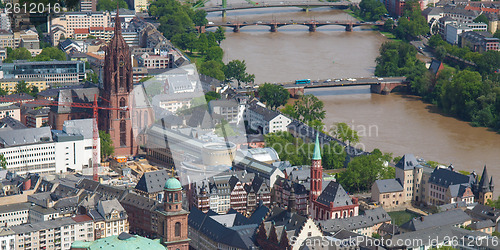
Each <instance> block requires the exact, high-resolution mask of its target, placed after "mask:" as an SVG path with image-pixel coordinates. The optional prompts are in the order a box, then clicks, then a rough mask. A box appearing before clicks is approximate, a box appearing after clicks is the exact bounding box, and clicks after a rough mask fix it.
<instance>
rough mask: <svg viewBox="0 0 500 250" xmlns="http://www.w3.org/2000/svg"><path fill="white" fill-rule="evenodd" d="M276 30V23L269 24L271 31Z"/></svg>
mask: <svg viewBox="0 0 500 250" xmlns="http://www.w3.org/2000/svg"><path fill="white" fill-rule="evenodd" d="M276 31H278V25H276V24H271V32H276Z"/></svg>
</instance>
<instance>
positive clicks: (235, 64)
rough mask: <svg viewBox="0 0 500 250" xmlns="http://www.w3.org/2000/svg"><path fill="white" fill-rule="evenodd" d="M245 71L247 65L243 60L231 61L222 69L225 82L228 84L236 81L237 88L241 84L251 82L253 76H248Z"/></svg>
mask: <svg viewBox="0 0 500 250" xmlns="http://www.w3.org/2000/svg"><path fill="white" fill-rule="evenodd" d="M246 70H247V65H246V63H245V60H243V61H240V60H232V61H230V62H228V63H227V65H226V66H225V67H224V75H225V76H226V81H228V82H230V81H233V80H236V81H237V82H238V87H240V85H241V83H242V82H244V83H248V82H253V80H254V78H255V75H253V74H248V73H247V72H246Z"/></svg>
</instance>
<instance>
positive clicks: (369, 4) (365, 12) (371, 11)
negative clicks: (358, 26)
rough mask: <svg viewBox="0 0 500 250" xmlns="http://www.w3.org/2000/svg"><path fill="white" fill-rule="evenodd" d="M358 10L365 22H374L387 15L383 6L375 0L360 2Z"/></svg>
mask: <svg viewBox="0 0 500 250" xmlns="http://www.w3.org/2000/svg"><path fill="white" fill-rule="evenodd" d="M359 8H360V10H361V13H360V15H361V17H363V19H365V20H367V21H376V20H378V19H380V17H381V16H383V15H384V14H386V13H387V10H386V9H385V6H384V4H383V3H382V2H380V1H377V0H362V1H361V2H360V3H359Z"/></svg>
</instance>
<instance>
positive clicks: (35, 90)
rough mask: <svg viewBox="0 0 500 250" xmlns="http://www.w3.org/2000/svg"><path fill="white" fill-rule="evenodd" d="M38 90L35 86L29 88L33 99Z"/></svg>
mask: <svg viewBox="0 0 500 250" xmlns="http://www.w3.org/2000/svg"><path fill="white" fill-rule="evenodd" d="M38 92H39V90H38V87H37V86H31V90H30V93H29V94H30V95H32V96H33V97H35V96H36V95H37V94H38Z"/></svg>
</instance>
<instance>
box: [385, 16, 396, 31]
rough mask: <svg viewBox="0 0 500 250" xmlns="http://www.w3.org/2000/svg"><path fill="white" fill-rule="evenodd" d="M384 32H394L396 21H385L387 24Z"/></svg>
mask: <svg viewBox="0 0 500 250" xmlns="http://www.w3.org/2000/svg"><path fill="white" fill-rule="evenodd" d="M383 27H384V30H385V31H389V32H390V31H392V30H393V29H394V20H392V19H387V20H385V23H384V26H383Z"/></svg>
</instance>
